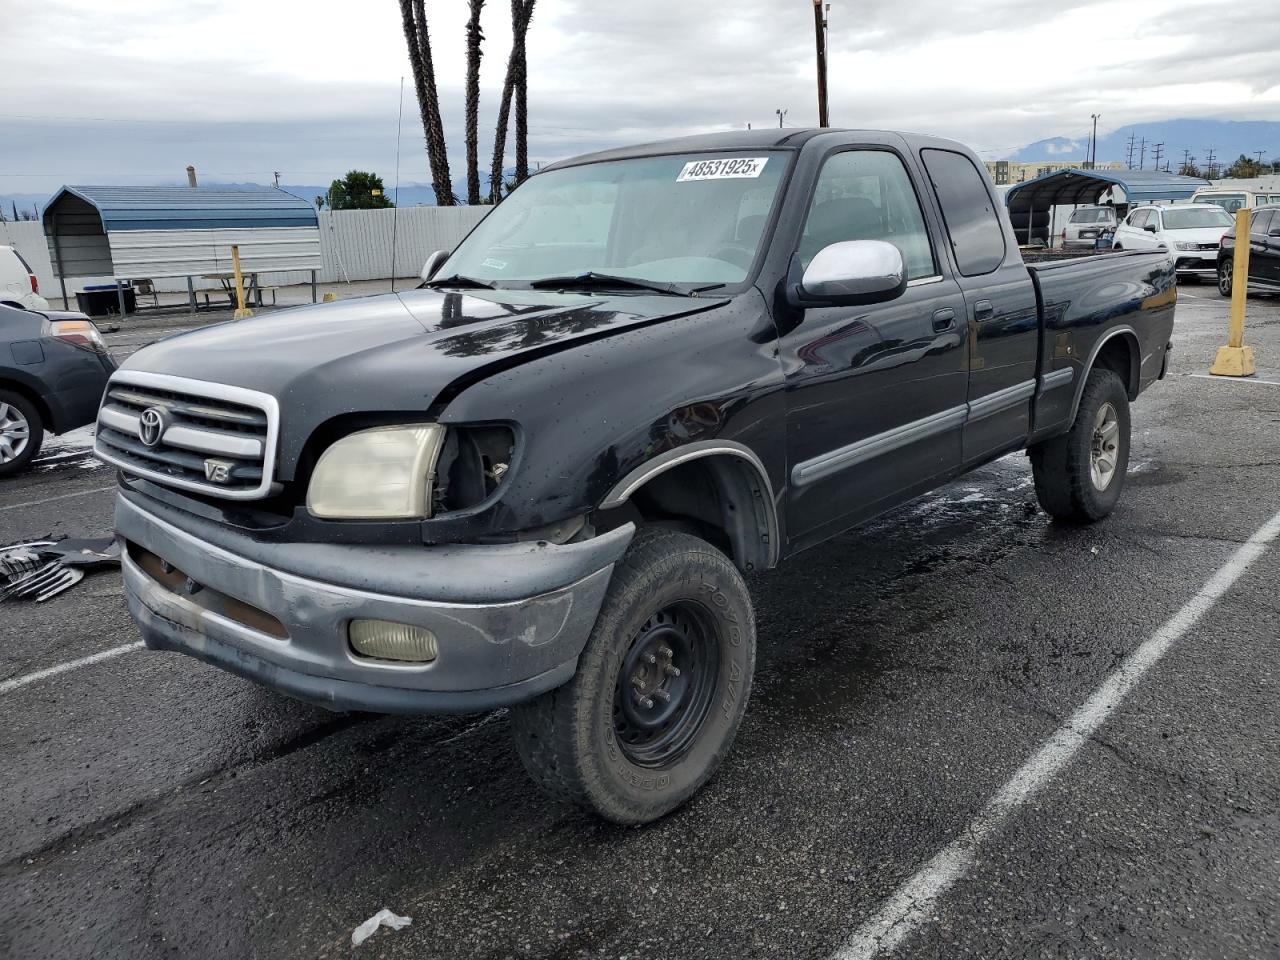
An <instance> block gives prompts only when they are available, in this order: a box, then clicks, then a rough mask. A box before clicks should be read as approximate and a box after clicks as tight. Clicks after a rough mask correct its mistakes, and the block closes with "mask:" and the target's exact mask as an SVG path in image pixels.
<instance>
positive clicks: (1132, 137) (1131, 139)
mask: <svg viewBox="0 0 1280 960" xmlns="http://www.w3.org/2000/svg"><path fill="white" fill-rule="evenodd" d="M1137 139H1138V135H1137V134H1136V133H1131V134H1129V155H1128V157H1127V158H1126V159H1125V166H1127V167H1128V168H1129V169H1130V170H1132V169H1133V144H1134V141H1135V140H1137Z"/></svg>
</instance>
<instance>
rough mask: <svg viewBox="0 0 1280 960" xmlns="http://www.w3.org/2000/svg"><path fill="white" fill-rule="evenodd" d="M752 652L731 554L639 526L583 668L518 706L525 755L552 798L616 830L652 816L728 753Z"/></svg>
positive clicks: (518, 738)
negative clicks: (615, 826)
mask: <svg viewBox="0 0 1280 960" xmlns="http://www.w3.org/2000/svg"><path fill="white" fill-rule="evenodd" d="M755 648H756V631H755V615H754V612H753V610H752V607H751V598H750V596H749V595H748V593H747V587H746V584H745V583H744V582H743V580H742V576H741V575H740V574H739V573H738V571H737V569H736V568H735V567H734V566H733V564H732V563H730V562H729V560H728V558H727V557H725V555H724V554H722V553H721V552H720V551H718V550H716V549H715V548H714V547H712V546H711V545H710V544H708V543H707V542H706V541H704V540H701V539H699V538H697V537H692V536H689V535H688V534H685V533H678V532H674V531H670V530H661V529H642V530H641V531H640V532H639V533H638V534H637V535H636V538H635V540H634V541H632V543H631V546H630V548H628V550H627V553H626V555H625V556H624V557H623V558H622V560H620V561H619V562H618V564H617V565H616V566H615V567H614V571H613V580H612V582H611V583H610V584H609V590H608V593H607V594H606V595H605V599H604V604H603V605H602V607H601V609H600V616H599V617H598V618H597V620H596V624H595V627H594V629H593V630H592V632H591V637H590V638H589V639H588V640H587V645H586V648H585V649H584V650H583V652H582V656H581V657H579V659H578V672H577V673H576V674H574V676H573V678H572V679H571V680H570V681H569V682H568V683H566V684H565V685H564V686H562V687H560V688H559V689H556V690H552V691H551V692H550V693H546V694H543V695H542V696H540V697H538V698H536V699H534V700H531V701H529V702H528V703H523V704H520V705H518V706H516V707H513V708H512V733H513V735H514V737H515V743H516V749H517V750H518V752H519V754H520V759H521V761H522V762H523V763H524V767H525V769H526V770H527V771H528V772H529V776H530V777H532V778H533V780H534V782H535V783H537V784H538V786H540V787H541V788H542V789H543V790H544V791H546V792H547V793H548V794H550V795H551V796H552V797H555V798H557V799H563V800H568V801H570V802H572V803H575V804H577V805H578V806H580V807H582V808H584V809H586V810H589V811H591V812H593V813H595V814H597V815H599V816H601V817H603V818H605V819H606V820H612V821H613V822H615V823H620V824H626V825H637V824H643V823H649V822H651V821H653V820H656V819H658V818H659V817H661V816H663V815H665V814H667V813H670V812H671V811H672V810H674V809H676V808H677V807H679V806H680V805H681V804H683V803H684V802H685V801H686V800H688V799H689V798H690V797H691V796H693V794H695V793H696V792H697V791H698V790H699V789H700V788H701V787H702V785H703V784H705V783H706V782H707V780H708V779H710V777H711V775H712V774H714V773H715V771H716V768H717V767H719V766H720V762H721V761H722V760H723V759H724V757H725V754H727V753H728V751H729V748H730V746H731V745H732V744H733V739H734V737H735V735H736V734H737V732H738V725H739V723H740V722H741V721H742V715H743V713H744V712H745V711H746V706H747V699H748V697H749V696H750V693H751V678H752V673H753V670H754V667H755ZM664 649H665V650H666V651H667V653H663V652H662V651H663V650H664ZM650 654H652V655H653V657H654V659H652V660H650V659H648V657H649V655H650ZM664 664H665V665H669V666H671V667H674V669H675V675H672V673H671V671H670V670H668V669H666V667H665V666H664ZM659 668H662V669H661V672H659ZM629 678H630V679H629ZM637 678H638V679H637ZM632 681H634V685H633V682H632ZM658 691H663V692H664V693H665V694H666V695H667V696H668V697H669V698H670V699H669V700H668V701H667V702H665V703H664V702H663V701H662V700H661V698H660V697H659V696H658ZM645 701H647V702H648V703H649V704H650V706H648V707H646V706H644V702H645ZM659 721H663V722H659ZM644 724H650V725H651V726H648V727H646V726H644Z"/></svg>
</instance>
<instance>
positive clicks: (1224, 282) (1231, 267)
mask: <svg viewBox="0 0 1280 960" xmlns="http://www.w3.org/2000/svg"><path fill="white" fill-rule="evenodd" d="M1234 273H1235V264H1233V263H1232V262H1231V261H1230V260H1223V261H1222V262H1221V263H1219V264H1218V293H1220V294H1222V295H1223V296H1224V297H1229V296H1231V284H1232V281H1233V280H1234V276H1233V274H1234Z"/></svg>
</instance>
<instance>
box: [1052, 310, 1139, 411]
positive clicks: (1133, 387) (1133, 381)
mask: <svg viewBox="0 0 1280 960" xmlns="http://www.w3.org/2000/svg"><path fill="white" fill-rule="evenodd" d="M1096 369H1104V370H1111V371H1113V372H1114V373H1115V374H1116V375H1117V376H1118V377H1119V378H1120V382H1121V383H1123V384H1124V388H1125V393H1127V394H1128V396H1129V399H1130V400H1136V399H1137V398H1138V391H1139V389H1141V386H1142V347H1141V346H1140V345H1139V343H1138V335H1137V334H1136V333H1135V332H1134V330H1133V328H1132V327H1128V326H1125V327H1118V328H1116V329H1115V330H1112V331H1111V332H1110V333H1108V334H1106V335H1105V336H1103V337H1102V339H1100V340H1099V341H1098V342H1097V343H1096V344H1094V347H1093V350H1092V351H1091V352H1090V354H1089V359H1088V360H1087V361H1085V365H1084V369H1083V370H1082V371H1081V373H1080V378H1079V380H1078V381H1077V386H1076V395H1075V399H1074V401H1073V402H1072V404H1071V418H1070V422H1073V423H1074V422H1075V417H1076V411H1077V410H1079V409H1080V397H1081V396H1082V395H1083V393H1084V387H1085V384H1086V383H1088V381H1089V374H1091V373H1092V372H1093V371H1094V370H1096Z"/></svg>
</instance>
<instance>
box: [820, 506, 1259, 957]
mask: <svg viewBox="0 0 1280 960" xmlns="http://www.w3.org/2000/svg"><path fill="white" fill-rule="evenodd" d="M1278 537H1280V513H1277V514H1276V515H1275V516H1273V517H1272V518H1271V519H1270V520H1268V521H1267V522H1266V523H1264V524H1263V525H1262V526H1261V527H1259V528H1258V530H1257V532H1256V533H1254V535H1253V536H1251V537H1250V538H1249V539H1248V540H1247V541H1246V542H1245V543H1244V544H1243V545H1242V546H1241V547H1240V548H1239V549H1238V550H1236V552H1235V553H1233V554H1232V555H1231V558H1230V559H1229V560H1227V562H1226V563H1224V564H1223V565H1222V566H1221V567H1219V568H1218V570H1217V571H1216V572H1215V573H1214V574H1213V576H1212V577H1210V578H1209V581H1208V582H1207V583H1206V584H1205V585H1204V586H1203V587H1201V588H1200V592H1199V593H1197V594H1196V595H1195V596H1194V597H1192V598H1191V599H1190V600H1188V601H1187V602H1186V603H1185V604H1184V605H1183V607H1182V609H1180V610H1179V611H1178V612H1177V613H1175V614H1174V615H1173V616H1172V617H1171V618H1169V620H1168V621H1167V622H1166V623H1165V624H1164V625H1163V626H1162V627H1161V628H1160V629H1159V630H1157V631H1156V632H1155V633H1154V634H1152V635H1151V636H1150V637H1148V638H1147V639H1146V640H1145V641H1143V643H1142V644H1141V645H1140V646H1139V647H1138V648H1137V649H1136V650H1134V651H1133V652H1132V653H1131V654H1129V656H1128V657H1126V658H1125V660H1124V662H1123V663H1121V664H1120V666H1119V667H1117V668H1116V669H1115V671H1114V672H1113V673H1112V674H1111V675H1110V676H1108V677H1107V679H1106V680H1104V681H1103V683H1102V685H1101V686H1099V687H1098V688H1097V690H1095V691H1094V693H1093V695H1092V696H1091V697H1089V699H1088V700H1086V701H1085V702H1084V704H1082V705H1081V706H1080V707H1079V708H1078V709H1077V710H1076V712H1075V713H1074V714H1072V715H1071V717H1070V719H1068V720H1067V722H1066V723H1064V724H1063V725H1062V726H1061V727H1059V728H1058V730H1057V731H1056V732H1055V733H1054V734H1053V736H1052V737H1050V738H1049V739H1048V740H1047V741H1045V743H1044V745H1043V746H1041V747H1040V749H1039V750H1037V751H1036V752H1035V753H1034V754H1032V756H1031V758H1030V759H1029V760H1027V762H1026V763H1024V764H1023V765H1022V766H1021V767H1020V768H1019V769H1018V771H1017V772H1016V773H1015V774H1014V775H1013V777H1011V778H1010V779H1009V781H1008V782H1007V783H1005V785H1004V786H1003V787H1001V788H1000V791H999V792H998V793H997V794H996V795H995V796H994V797H992V798H991V799H990V800H989V801H987V805H986V806H985V807H983V808H982V810H981V811H980V812H979V813H978V815H977V816H976V817H975V818H974V819H973V820H972V821H971V822H970V823H969V824H968V825H967V826H966V827H965V829H964V832H963V833H962V834H961V835H960V836H959V837H957V838H956V839H955V840H953V841H951V843H949V844H947V845H946V846H945V847H943V848H942V850H941V851H939V852H938V853H937V854H936V855H934V857H933V859H931V860H930V861H929V862H928V863H926V864H925V865H924V866H923V867H922V868H921V869H920V870H919V871H918V872H917V873H916V874H915V875H914V876H913V877H912V878H911V879H910V880H908V881H907V882H906V883H905V884H903V885H902V886H901V887H899V888H898V890H897V892H895V893H894V895H893V896H892V897H890V898H889V899H888V900H887V901H886V902H885V903H884V904H883V905H882V906H881V907H880V909H879V910H877V911H876V913H875V914H874V915H873V916H872V917H871V918H870V919H868V920H867V921H865V922H864V923H863V924H862V925H861V926H860V927H858V929H857V930H856V931H855V932H854V934H853V936H852V937H850V939H849V940H848V942H847V943H846V944H845V945H844V947H843V948H841V949H840V950H839V951H838V952H837V953H836V954H835V957H836V960H871V958H873V957H876V956H880V955H882V954H888V953H892V952H893V950H894V949H895V948H896V947H897V946H898V945H899V944H900V943H902V941H903V940H905V939H906V938H907V937H908V936H909V935H910V934H911V933H913V932H914V931H916V930H918V929H919V928H920V927H922V926H924V925H925V924H926V923H928V922H929V921H930V920H931V919H933V918H934V917H935V916H936V912H937V909H936V908H937V902H938V900H939V898H941V897H942V895H943V894H945V893H946V892H947V890H949V889H950V888H951V887H952V886H953V885H954V884H955V883H956V882H957V881H958V880H960V879H961V878H962V877H963V876H964V875H965V874H966V873H968V871H969V869H970V868H971V867H972V866H973V865H974V863H975V862H976V860H977V856H978V850H979V847H980V846H981V845H982V843H983V842H985V841H986V840H988V839H989V838H990V837H991V836H992V835H994V834H995V832H996V831H997V830H999V829H1000V827H1001V826H1003V824H1004V822H1005V821H1006V820H1008V819H1009V817H1010V816H1012V815H1013V814H1014V813H1015V812H1016V811H1017V810H1018V808H1019V807H1021V806H1022V805H1023V804H1024V803H1026V802H1027V800H1029V799H1030V798H1031V797H1033V796H1034V795H1035V794H1036V793H1037V792H1039V791H1040V790H1041V789H1043V788H1044V787H1045V786H1046V785H1048V784H1049V783H1050V782H1051V781H1052V780H1053V778H1054V777H1056V776H1057V775H1058V774H1059V773H1060V772H1061V771H1062V769H1063V767H1065V766H1066V765H1067V764H1068V763H1070V762H1071V760H1072V759H1074V757H1075V755H1076V754H1077V753H1079V751H1080V748H1081V747H1083V746H1084V744H1085V743H1086V742H1087V741H1088V740H1089V738H1090V737H1092V736H1093V735H1094V734H1095V733H1096V732H1097V731H1098V729H1099V728H1100V727H1101V726H1102V725H1103V724H1104V723H1105V722H1106V721H1107V718H1108V717H1110V716H1111V714H1112V713H1114V712H1115V710H1116V708H1117V707H1119V706H1120V704H1121V703H1123V702H1124V699H1125V697H1127V696H1128V695H1129V693H1131V692H1132V691H1133V688H1134V687H1136V686H1137V685H1138V682H1139V681H1140V680H1141V679H1142V678H1143V676H1144V675H1145V674H1146V673H1147V671H1149V670H1150V669H1151V668H1152V667H1154V666H1155V665H1156V664H1157V663H1159V662H1160V659H1161V657H1163V656H1164V655H1165V653H1167V652H1168V650H1169V648H1170V647H1172V646H1173V644H1175V643H1177V642H1178V640H1180V639H1182V637H1184V636H1186V634H1187V633H1188V632H1189V631H1190V630H1191V629H1192V628H1193V627H1194V626H1195V625H1196V624H1197V623H1199V622H1200V620H1201V619H1202V618H1203V617H1204V615H1205V614H1206V613H1208V612H1209V611H1210V610H1211V609H1212V608H1213V605H1214V604H1215V603H1217V602H1218V601H1219V600H1220V599H1221V598H1222V596H1223V594H1225V593H1226V592H1227V591H1228V590H1230V589H1231V587H1232V585H1234V584H1235V582H1236V581H1237V580H1239V579H1240V578H1241V577H1242V576H1243V575H1244V574H1245V572H1246V571H1247V570H1248V569H1249V568H1250V567H1251V566H1252V565H1253V564H1254V562H1255V561H1257V560H1258V558H1259V557H1261V556H1262V555H1263V554H1264V553H1266V551H1267V548H1268V547H1269V546H1270V545H1271V544H1272V543H1274V542H1275V540H1276V539H1277V538H1278Z"/></svg>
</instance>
